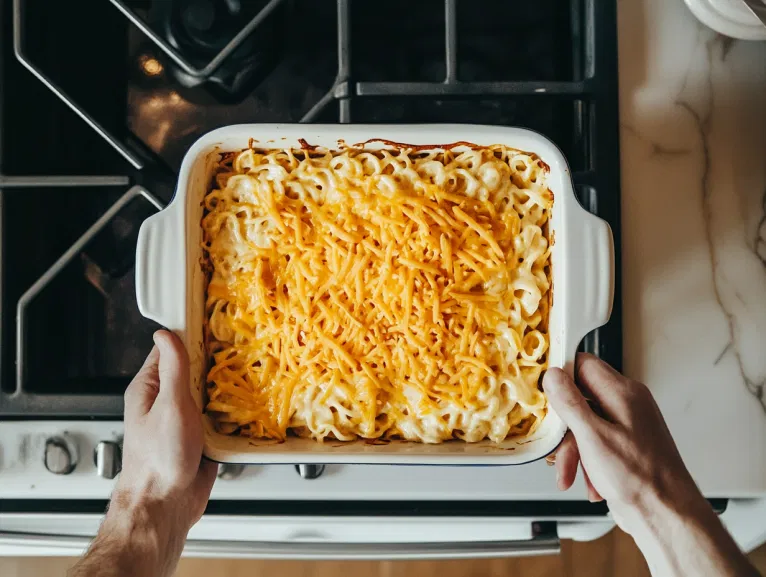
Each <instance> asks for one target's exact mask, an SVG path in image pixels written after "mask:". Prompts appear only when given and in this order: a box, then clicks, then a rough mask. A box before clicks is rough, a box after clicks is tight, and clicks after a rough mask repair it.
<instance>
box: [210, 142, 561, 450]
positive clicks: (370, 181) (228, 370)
mask: <svg viewBox="0 0 766 577" xmlns="http://www.w3.org/2000/svg"><path fill="white" fill-rule="evenodd" d="M546 176H547V167H545V165H544V164H543V163H541V162H540V161H539V160H538V159H536V158H535V157H534V156H533V155H529V154H526V153H522V152H519V151H516V150H513V149H510V148H507V147H504V146H492V147H487V148H476V149H464V150H460V151H457V150H433V151H429V152H417V151H414V150H411V149H407V148H406V147H402V148H400V149H392V150H383V151H370V150H364V149H348V150H345V151H335V152H332V151H327V152H323V153H316V152H315V153H308V152H306V151H298V150H273V151H265V150H261V151H259V150H252V149H249V150H246V151H243V152H241V153H239V154H237V155H225V156H224V157H223V158H222V160H221V163H220V166H219V171H218V174H217V175H216V178H215V182H216V184H217V187H216V188H215V189H214V190H212V191H211V192H210V193H209V194H208V195H207V196H206V197H205V209H206V212H205V216H204V218H203V220H202V228H203V232H204V242H203V248H204V250H205V254H206V257H207V259H208V263H209V268H210V270H211V271H212V272H211V276H210V281H209V284H208V290H207V302H206V309H207V324H206V346H207V349H208V353H209V354H210V356H211V368H210V370H209V372H208V375H207V382H208V404H207V410H208V412H210V413H211V414H213V415H214V416H215V418H216V422H217V423H218V427H219V429H220V430H221V431H222V432H227V433H235V434H242V435H248V436H251V437H255V438H271V439H280V440H281V439H284V438H285V437H286V435H287V434H288V432H290V431H292V432H293V433H295V434H299V435H304V436H309V437H312V438H314V439H317V440H322V439H326V438H335V439H339V440H353V439H356V438H359V437H362V438H367V439H374V438H389V439H391V438H402V439H406V440H412V441H421V442H429V443H436V442H441V441H444V440H448V439H452V438H459V439H463V440H466V441H470V442H475V441H479V440H482V439H485V438H489V439H491V440H493V441H495V442H500V441H502V440H503V439H505V438H506V437H507V436H509V435H512V434H524V433H527V432H529V431H530V430H532V429H533V428H534V427H536V426H537V425H539V422H540V420H541V419H542V417H543V416H544V414H545V398H544V396H543V394H542V393H541V391H540V390H539V387H538V381H539V378H540V375H541V373H542V371H543V370H544V369H545V367H546V353H547V348H548V334H547V316H548V291H549V290H550V281H549V278H550V250H549V244H548V239H547V228H548V227H547V220H548V217H549V213H550V208H551V206H552V195H551V193H550V191H549V190H548V188H547V186H546V183H545V180H546ZM519 184H522V185H523V186H519Z"/></svg>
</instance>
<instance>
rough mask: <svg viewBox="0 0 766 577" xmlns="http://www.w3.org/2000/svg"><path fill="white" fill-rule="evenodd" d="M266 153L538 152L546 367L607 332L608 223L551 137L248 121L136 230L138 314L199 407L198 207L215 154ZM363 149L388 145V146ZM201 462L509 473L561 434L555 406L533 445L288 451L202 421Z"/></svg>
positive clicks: (198, 150)
mask: <svg viewBox="0 0 766 577" xmlns="http://www.w3.org/2000/svg"><path fill="white" fill-rule="evenodd" d="M251 138H253V139H255V140H256V141H257V146H259V147H262V148H285V147H295V148H298V147H299V146H300V144H299V141H298V139H305V140H306V141H307V142H308V143H309V144H311V145H318V146H320V147H324V148H328V149H337V148H338V143H339V141H340V140H342V141H344V142H345V143H348V144H353V143H361V142H366V141H368V140H370V139H373V138H375V139H381V140H388V141H392V142H398V143H408V144H415V145H431V144H433V145H434V148H438V144H439V143H442V144H446V143H452V142H457V141H467V142H472V143H476V144H479V145H491V144H505V145H508V146H511V147H513V148H517V149H520V150H524V151H527V152H534V153H536V154H537V155H538V156H539V157H540V158H541V159H542V160H543V161H544V162H545V163H547V164H548V166H550V176H549V187H550V189H551V190H552V191H553V194H554V203H553V210H552V215H551V220H550V230H551V235H552V236H555V242H554V243H553V247H552V254H551V268H552V272H551V274H552V283H553V295H554V296H553V306H552V307H551V313H550V322H549V332H550V339H551V342H550V349H549V357H548V358H549V363H550V365H551V366H556V367H563V368H564V369H565V370H566V371H568V372H569V373H570V374H571V372H572V370H573V366H574V358H575V352H576V349H577V346H578V344H579V343H580V341H581V339H582V337H583V336H584V335H585V334H587V333H588V332H590V331H591V330H593V329H594V328H596V327H599V326H601V325H602V324H604V323H605V322H606V321H607V320H608V319H609V315H610V313H611V308H612V298H613V287H614V249H613V242H612V233H611V230H610V228H609V225H608V224H607V223H606V222H605V221H603V220H601V219H600V218H597V217H596V216H593V215H592V214H590V213H589V212H587V211H586V210H585V209H583V208H582V207H581V206H580V204H579V203H578V201H577V199H576V198H575V194H574V190H573V188H572V179H571V175H570V171H569V167H568V166H567V162H566V160H565V159H564V156H563V155H562V154H561V152H560V151H559V149H558V148H557V147H556V146H555V145H554V144H553V143H552V142H551V141H550V140H548V139H547V138H545V137H544V136H542V135H540V134H538V133H535V132H532V131H529V130H523V129H519V128H504V127H496V126H476V125H394V126H391V125H366V126H365V125H297V124H296V125H278V124H250V125H247V124H243V125H236V126H228V127H225V128H220V129H218V130H214V131H213V132H210V133H208V134H206V135H205V136H203V137H202V138H200V139H199V140H198V141H197V142H196V143H195V144H194V145H193V146H192V147H191V148H190V149H189V151H188V152H187V154H186V156H185V158H184V160H183V164H182V166H181V171H180V174H179V178H178V188H177V189H176V193H175V196H174V198H173V201H172V202H171V203H170V205H168V207H167V208H165V209H164V210H162V211H161V212H158V213H157V214H155V215H153V216H151V217H149V218H148V219H146V221H144V223H143V225H142V226H141V231H140V234H139V237H138V247H137V255H136V259H137V260H136V293H137V297H138V306H139V309H140V311H141V313H142V314H143V315H144V316H146V317H148V318H150V319H152V320H154V321H156V322H158V323H160V324H162V325H164V326H166V327H167V328H169V329H171V330H173V331H175V332H176V333H177V334H178V335H179V336H180V337H181V339H182V340H183V342H184V344H185V345H186V348H187V350H188V351H189V358H190V361H191V374H190V382H191V390H192V394H193V396H194V399H195V401H196V402H197V404H198V405H199V406H200V409H201V408H202V407H203V406H204V402H205V399H204V396H205V386H204V385H205V372H206V368H207V359H206V355H205V352H204V347H203V336H202V333H203V331H202V327H203V316H204V301H205V286H204V274H203V272H202V269H201V266H200V262H201V260H202V256H203V255H202V249H201V247H200V244H201V240H202V230H201V227H200V220H201V218H202V210H203V209H202V206H201V200H202V199H203V197H204V196H205V194H206V193H207V192H208V187H209V183H210V182H211V175H212V172H213V171H214V169H215V166H216V163H217V161H218V159H219V156H220V153H222V152H230V151H239V150H242V149H245V148H247V147H248V145H249V144H248V143H249V140H250V139H251ZM366 148H368V149H380V148H386V146H385V145H384V144H382V143H377V144H376V143H372V144H369V145H366ZM203 420H204V429H205V449H204V452H205V455H206V456H207V457H209V458H210V459H213V460H215V461H220V462H226V463H378V464H382V463H396V464H441V465H448V464H449V465H458V464H459V465H479V464H483V465H488V464H492V465H511V464H521V463H526V462H529V461H534V460H536V459H539V458H541V457H544V456H545V455H547V454H548V453H550V452H551V451H553V450H554V449H555V448H556V447H557V446H558V444H559V443H560V442H561V440H562V438H563V436H564V433H565V432H566V426H565V424H564V423H563V422H562V421H561V419H560V418H559V416H558V415H556V413H555V412H554V411H552V410H550V409H549V411H548V414H547V415H546V417H545V419H544V420H543V422H542V424H541V425H540V427H538V429H537V430H536V431H535V433H534V434H532V435H531V436H529V437H526V438H521V439H508V440H506V441H505V442H503V443H500V444H495V443H492V442H489V441H483V442H480V443H465V442H462V441H450V442H447V443H442V444H440V445H426V444H420V443H408V442H403V441H402V442H397V441H394V442H391V443H388V444H381V445H375V444H370V443H365V442H364V441H354V442H350V443H340V442H325V443H317V442H315V441H313V440H310V439H301V438H288V439H287V441H286V442H284V443H274V442H273V441H257V440H252V439H247V438H243V437H236V436H227V435H222V434H219V433H217V432H216V431H215V429H214V428H213V424H212V422H211V420H210V418H209V417H207V416H206V415H204V416H203Z"/></svg>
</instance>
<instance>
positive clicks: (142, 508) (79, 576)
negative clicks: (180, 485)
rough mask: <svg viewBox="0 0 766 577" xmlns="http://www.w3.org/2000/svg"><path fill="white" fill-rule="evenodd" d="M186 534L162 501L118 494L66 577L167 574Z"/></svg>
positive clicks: (129, 576) (124, 576)
mask: <svg viewBox="0 0 766 577" xmlns="http://www.w3.org/2000/svg"><path fill="white" fill-rule="evenodd" d="M186 533H187V530H186V529H184V528H183V527H182V526H179V523H178V522H177V521H176V519H174V518H173V515H168V511H167V510H166V507H165V506H164V505H163V504H162V503H156V502H155V503H152V502H147V501H145V500H138V499H136V498H134V497H132V496H131V495H129V494H124V493H117V494H115V495H114V496H113V497H112V502H111V504H110V507H109V511H108V512H107V514H106V516H105V518H104V522H103V523H102V525H101V527H100V529H99V531H98V534H97V535H96V538H95V539H94V540H93V542H92V543H91V545H90V547H89V548H88V551H87V552H86V553H85V555H84V556H83V557H82V558H81V559H80V561H79V562H78V563H77V564H76V565H75V566H74V567H72V569H71V570H70V571H69V574H68V577H134V576H137V575H141V576H142V577H144V576H145V577H169V576H170V575H171V574H172V573H173V570H174V569H175V566H176V564H177V562H178V559H179V557H180V555H181V551H182V549H183V544H184V541H185V539H186Z"/></svg>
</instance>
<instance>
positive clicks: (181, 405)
mask: <svg viewBox="0 0 766 577" xmlns="http://www.w3.org/2000/svg"><path fill="white" fill-rule="evenodd" d="M154 342H155V345H156V346H155V347H154V348H153V349H152V351H151V352H150V353H149V356H148V357H147V358H146V361H145V362H144V366H143V367H142V368H141V370H140V371H139V372H138V374H137V375H136V376H135V378H134V379H133V381H132V382H131V383H130V385H129V386H128V388H127V390H126V391H125V438H124V444H123V461H122V463H123V466H122V472H121V474H120V476H119V479H118V481H117V485H116V488H115V490H114V493H113V495H112V503H111V505H110V513H111V512H112V509H117V510H122V511H125V510H126V509H127V512H128V514H136V512H137V511H138V514H139V516H142V517H143V518H144V519H145V520H146V519H148V518H149V517H151V518H152V519H154V517H157V516H159V519H158V520H159V521H162V522H163V523H165V524H166V526H164V527H162V530H163V531H168V532H170V533H171V534H169V535H168V536H167V538H171V537H177V538H180V539H181V542H183V539H185V537H186V534H187V533H188V531H189V529H190V528H191V526H192V525H194V523H196V522H197V521H198V520H199V518H200V517H201V516H202V513H203V511H204V510H205V506H206V505H207V502H208V498H209V497H210V491H211V490H212V487H213V482H214V481H215V476H216V471H217V466H216V463H214V462H212V461H208V460H206V459H204V458H202V442H203V433H202V419H201V415H200V409H199V408H198V407H197V405H196V404H195V403H194V399H192V396H191V392H190V390H189V359H188V356H187V354H186V349H185V348H184V346H183V343H181V340H180V339H179V338H178V337H177V336H176V335H174V334H173V333H171V332H168V331H158V332H156V333H155V334H154ZM107 517H108V515H107ZM160 532H162V531H160Z"/></svg>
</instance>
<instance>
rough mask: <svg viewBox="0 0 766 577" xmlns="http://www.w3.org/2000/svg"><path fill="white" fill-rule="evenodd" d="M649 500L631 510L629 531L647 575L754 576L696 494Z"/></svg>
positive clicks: (754, 572)
mask: <svg viewBox="0 0 766 577" xmlns="http://www.w3.org/2000/svg"><path fill="white" fill-rule="evenodd" d="M694 489H695V491H696V487H695V488H694ZM650 499H651V502H647V503H644V504H643V505H642V506H641V508H640V509H639V510H636V511H635V512H633V514H634V515H635V520H634V522H633V526H634V527H635V529H633V530H631V534H632V535H633V538H634V539H635V540H636V544H637V545H638V547H639V549H641V552H642V553H643V554H644V557H645V558H646V561H647V564H648V565H649V568H650V570H651V572H652V575H656V576H663V577H664V576H666V575H667V576H679V577H680V576H684V577H687V576H690V577H696V576H708V575H716V576H722V577H751V576H752V577H758V576H759V573H758V572H757V571H756V570H755V568H754V567H753V566H752V565H751V564H750V562H749V561H748V560H747V557H746V556H745V555H744V554H743V553H742V551H740V549H739V547H738V546H737V544H736V543H735V541H734V539H733V538H732V537H731V535H729V533H728V531H726V528H725V527H724V526H723V524H722V523H721V521H720V520H719V519H718V517H717V516H716V514H715V513H714V512H713V510H712V509H711V508H710V505H709V504H708V503H707V501H706V500H705V499H704V498H703V497H702V495H700V494H698V493H697V494H691V495H689V494H686V495H679V496H677V497H676V498H668V497H654V498H650Z"/></svg>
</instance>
